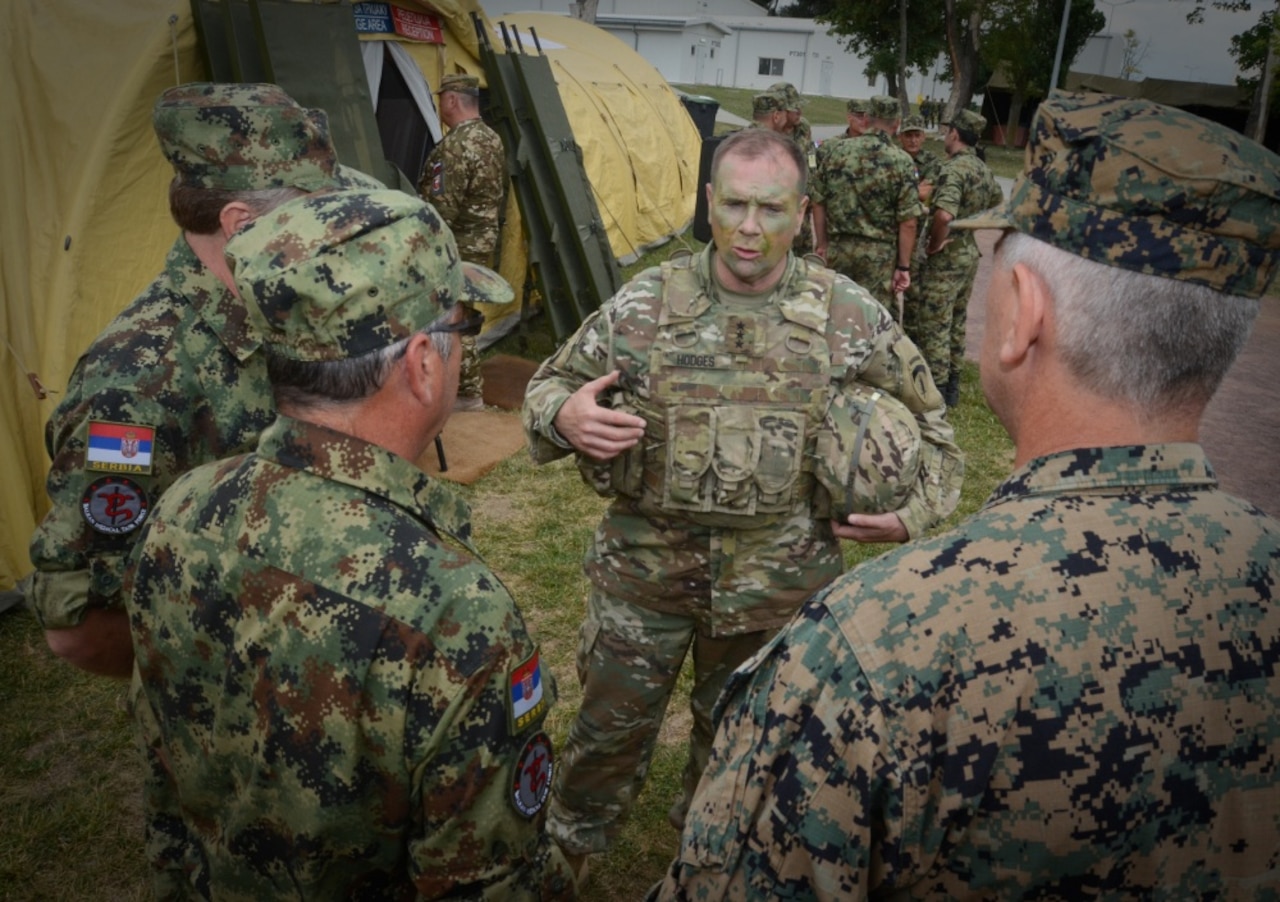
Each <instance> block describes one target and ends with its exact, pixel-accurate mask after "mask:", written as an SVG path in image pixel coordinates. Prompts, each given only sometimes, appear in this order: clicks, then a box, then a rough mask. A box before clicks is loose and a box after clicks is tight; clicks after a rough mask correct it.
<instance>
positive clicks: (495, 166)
mask: <svg viewBox="0 0 1280 902" xmlns="http://www.w3.org/2000/svg"><path fill="white" fill-rule="evenodd" d="M436 95H437V96H438V97H439V99H440V119H441V121H442V122H444V124H445V126H446V127H447V128H448V129H449V131H448V133H447V134H446V135H445V136H444V138H443V139H442V140H441V141H440V143H439V144H437V145H436V146H435V147H433V148H432V149H431V154H430V155H429V156H428V157H427V163H426V167H425V168H424V169H423V172H422V184H421V185H419V186H418V192H419V193H420V194H421V195H422V196H423V197H424V198H426V199H427V200H428V201H430V202H431V203H432V204H433V205H434V206H435V208H436V209H437V210H439V211H440V215H441V216H442V217H444V221H445V222H447V223H448V224H449V228H451V229H453V235H454V238H455V240H456V241H457V242H458V253H460V254H462V259H463V260H468V261H470V262H472V263H479V264H480V265H481V266H493V264H494V251H495V250H496V249H497V246H498V217H499V215H500V214H501V212H502V203H503V201H504V200H505V198H506V191H507V158H506V154H505V153H504V152H503V149H502V138H500V137H499V136H498V133H497V132H495V131H494V130H493V129H491V128H490V127H489V126H488V125H486V124H485V122H484V120H483V119H481V118H480V79H478V78H477V77H476V76H474V75H462V74H454V75H446V76H445V77H444V78H443V79H441V81H440V90H439V91H437V92H436ZM462 351H463V358H462V386H461V387H460V388H459V389H458V409H459V410H480V409H482V408H483V407H484V377H483V375H482V374H481V371H480V352H479V349H478V348H477V346H476V339H475V336H470V335H469V336H466V338H465V339H464V340H463V343H462Z"/></svg>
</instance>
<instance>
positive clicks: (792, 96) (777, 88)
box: [769, 81, 805, 112]
mask: <svg viewBox="0 0 1280 902" xmlns="http://www.w3.org/2000/svg"><path fill="white" fill-rule="evenodd" d="M769 91H771V92H772V93H774V94H777V95H779V96H780V97H781V98H782V100H783V102H784V103H786V107H785V109H787V110H790V111H794V112H799V111H800V108H801V107H802V106H804V104H805V100H804V98H803V97H801V96H800V92H799V91H797V90H796V86H795V85H793V84H792V83H791V82H789V81H778V82H774V83H773V84H771V85H769Z"/></svg>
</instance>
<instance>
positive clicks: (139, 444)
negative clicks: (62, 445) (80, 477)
mask: <svg viewBox="0 0 1280 902" xmlns="http://www.w3.org/2000/svg"><path fill="white" fill-rule="evenodd" d="M155 437H156V431H155V429H154V428H153V427H151V426H142V425H138V424H134V423H108V422H105V421H103V420H90V421H89V434H88V436H87V437H86V447H85V453H84V468H85V469H86V470H99V471H103V472H106V473H137V474H142V475H145V474H147V473H150V472H151V451H152V445H153V444H154V443H155Z"/></svg>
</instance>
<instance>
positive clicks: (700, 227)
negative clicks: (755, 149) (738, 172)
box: [693, 135, 725, 241]
mask: <svg viewBox="0 0 1280 902" xmlns="http://www.w3.org/2000/svg"><path fill="white" fill-rule="evenodd" d="M724 138H725V136H724V135H715V136H714V137H711V138H703V139H702V156H701V159H699V160H698V188H697V193H696V194H695V195H694V201H693V237H694V238H696V239H698V240H699V241H710V240H711V222H710V220H708V219H707V214H708V210H707V182H709V181H711V158H712V157H713V156H715V153H716V148H717V147H719V146H720V142H721V141H723V140H724Z"/></svg>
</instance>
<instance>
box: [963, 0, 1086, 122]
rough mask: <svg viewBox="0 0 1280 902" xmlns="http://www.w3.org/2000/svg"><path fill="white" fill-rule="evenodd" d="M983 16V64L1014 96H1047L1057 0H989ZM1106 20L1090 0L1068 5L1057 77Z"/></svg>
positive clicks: (1059, 22) (1055, 48) (1055, 41)
mask: <svg viewBox="0 0 1280 902" xmlns="http://www.w3.org/2000/svg"><path fill="white" fill-rule="evenodd" d="M986 16H987V25H986V29H985V35H984V37H983V40H982V59H983V62H984V63H986V65H988V66H989V67H991V69H993V70H995V71H997V72H1000V73H1003V74H1004V76H1005V77H1006V78H1007V79H1008V81H1009V84H1010V86H1011V87H1012V88H1013V90H1014V91H1015V92H1017V93H1018V94H1021V95H1025V96H1027V97H1030V98H1035V97H1044V96H1046V95H1047V94H1048V88H1049V77H1050V75H1051V74H1052V72H1053V60H1054V57H1055V56H1056V55H1057V51H1058V35H1059V33H1060V32H1061V30H1062V29H1061V26H1062V0H1032V2H1026V0H992V2H990V3H989V4H988V6H987V13H986ZM1106 24H1107V17H1106V16H1105V15H1103V14H1102V13H1101V12H1099V11H1098V9H1097V8H1096V7H1095V6H1094V3H1093V0H1089V2H1088V3H1072V4H1071V13H1070V16H1069V17H1068V19H1067V38H1066V42H1065V44H1064V46H1063V51H1062V68H1061V72H1060V75H1059V79H1060V80H1061V78H1064V77H1065V76H1066V73H1067V70H1068V69H1070V68H1071V65H1070V64H1071V61H1072V60H1074V59H1075V58H1076V57H1077V56H1078V55H1079V53H1080V51H1081V50H1082V49H1084V45H1085V43H1086V42H1087V41H1088V40H1089V37H1090V36H1091V35H1093V34H1096V33H1097V32H1099V31H1101V30H1102V29H1103V28H1104V27H1106Z"/></svg>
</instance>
